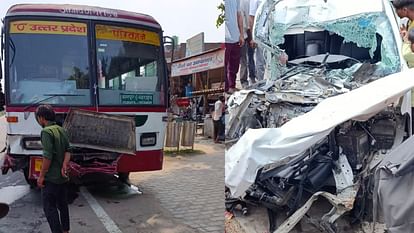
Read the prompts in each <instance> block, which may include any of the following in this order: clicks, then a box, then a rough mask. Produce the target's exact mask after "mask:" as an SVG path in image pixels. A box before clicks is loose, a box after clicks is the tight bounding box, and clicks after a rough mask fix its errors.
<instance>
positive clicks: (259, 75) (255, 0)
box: [249, 0, 265, 81]
mask: <svg viewBox="0 0 414 233" xmlns="http://www.w3.org/2000/svg"><path fill="white" fill-rule="evenodd" d="M261 3H262V0H250V9H249V11H250V13H249V14H250V22H249V23H250V28H251V29H252V30H253V25H254V17H255V16H256V11H257V8H258V7H259V6H260V4H261ZM250 46H251V47H252V48H256V54H255V55H256V59H255V60H256V79H257V80H258V81H260V80H263V77H264V72H265V60H264V56H263V48H261V46H258V45H257V43H256V42H255V41H254V40H251V41H250Z"/></svg>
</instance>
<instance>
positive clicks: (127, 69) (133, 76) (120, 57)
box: [95, 24, 165, 106]
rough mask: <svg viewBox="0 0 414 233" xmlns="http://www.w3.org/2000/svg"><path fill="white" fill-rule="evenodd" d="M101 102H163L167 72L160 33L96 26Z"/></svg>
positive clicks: (140, 103)
mask: <svg viewBox="0 0 414 233" xmlns="http://www.w3.org/2000/svg"><path fill="white" fill-rule="evenodd" d="M95 32H96V50H97V51H96V52H97V75H98V86H99V104H100V105H122V106H126V105H129V106H131V105H164V104H165V103H164V95H163V92H164V91H165V86H164V72H163V67H164V66H163V63H162V50H161V47H160V36H159V34H158V33H156V32H153V31H149V30H142V29H137V28H129V27H118V26H112V25H99V24H97V25H96V26H95Z"/></svg>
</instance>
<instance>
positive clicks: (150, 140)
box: [140, 133, 157, 146]
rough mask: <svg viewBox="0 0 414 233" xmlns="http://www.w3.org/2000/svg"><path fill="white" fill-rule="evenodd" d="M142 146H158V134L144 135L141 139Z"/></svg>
mask: <svg viewBox="0 0 414 233" xmlns="http://www.w3.org/2000/svg"><path fill="white" fill-rule="evenodd" d="M140 144H141V146H155V144H157V134H156V133H143V134H141V139H140Z"/></svg>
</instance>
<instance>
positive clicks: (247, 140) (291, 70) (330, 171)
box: [225, 0, 414, 233]
mask: <svg viewBox="0 0 414 233" xmlns="http://www.w3.org/2000/svg"><path fill="white" fill-rule="evenodd" d="M254 38H255V40H256V41H257V42H258V44H259V46H262V47H263V48H264V50H265V58H266V63H267V68H266V69H267V71H266V74H267V80H266V81H263V82H261V83H257V84H256V85H255V86H251V87H250V88H249V90H244V91H240V92H237V93H235V94H233V95H232V96H231V97H230V98H229V100H228V111H229V114H228V116H227V122H226V142H227V144H228V147H229V148H228V149H227V151H226V166H225V169H226V170H225V171H226V173H225V183H226V187H227V193H226V207H227V209H228V210H231V209H232V208H233V207H234V206H235V205H238V204H242V205H243V203H244V202H255V203H259V204H262V205H264V206H265V207H267V208H268V213H269V223H270V231H271V232H273V231H275V232H278V233H281V232H289V231H291V230H292V229H293V228H294V227H295V225H296V224H297V223H298V222H299V221H300V220H301V219H302V218H304V217H306V218H308V220H309V222H311V223H313V225H314V226H315V227H316V228H317V229H319V230H322V231H325V232H337V229H336V226H335V221H336V220H337V219H338V218H339V217H340V216H342V215H343V214H345V213H349V212H351V213H350V215H352V218H354V219H357V220H364V219H366V218H368V219H369V218H371V219H372V192H373V184H374V180H373V179H374V178H373V177H374V176H373V173H374V170H375V168H376V166H377V165H378V164H379V163H380V162H381V161H382V159H383V158H384V156H385V155H387V154H388V153H389V152H390V151H391V150H393V149H394V148H397V147H398V146H399V145H400V144H401V143H403V141H404V140H406V139H407V138H409V137H410V136H411V134H412V130H411V128H412V126H411V122H412V120H411V96H410V89H411V88H412V87H414V78H413V75H414V71H410V70H408V69H407V66H406V63H405V61H404V59H403V58H402V55H401V53H400V48H401V37H400V34H399V25H398V20H397V18H396V16H395V14H394V11H393V7H392V5H391V3H390V2H389V1H387V0H366V1H358V0H351V1H341V0H325V1H323V0H289V1H287V0H285V1H276V0H267V1H264V2H263V4H262V5H261V7H259V10H258V13H257V14H256V19H255V28H254ZM285 54H287V56H288V57H289V59H288V63H287V64H281V62H280V60H282V59H280V57H281V56H285ZM319 196H323V197H325V198H326V199H327V200H328V201H329V202H330V203H331V204H332V206H333V207H332V210H331V211H329V212H328V213H326V214H325V215H324V216H308V215H307V214H306V213H307V212H308V210H309V209H310V207H311V205H312V203H313V202H314V201H315V200H316V199H317V198H318V197H319ZM368 207H369V208H368ZM351 210H352V211H351ZM281 211H283V212H284V213H288V216H289V217H288V218H287V219H286V221H285V222H283V223H282V224H281V225H279V226H277V224H276V223H275V221H274V215H276V214H278V213H280V212H281Z"/></svg>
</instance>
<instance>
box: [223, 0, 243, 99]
mask: <svg viewBox="0 0 414 233" xmlns="http://www.w3.org/2000/svg"><path fill="white" fill-rule="evenodd" d="M224 4H225V6H224V7H225V9H226V10H225V13H224V14H225V16H224V17H225V30H226V33H225V56H224V69H225V75H226V78H225V86H224V90H225V92H227V93H229V94H232V93H233V92H234V91H236V76H237V72H238V70H239V65H240V48H241V47H242V46H243V44H244V37H243V34H244V32H243V17H242V13H241V11H240V2H239V0H225V3H224Z"/></svg>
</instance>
